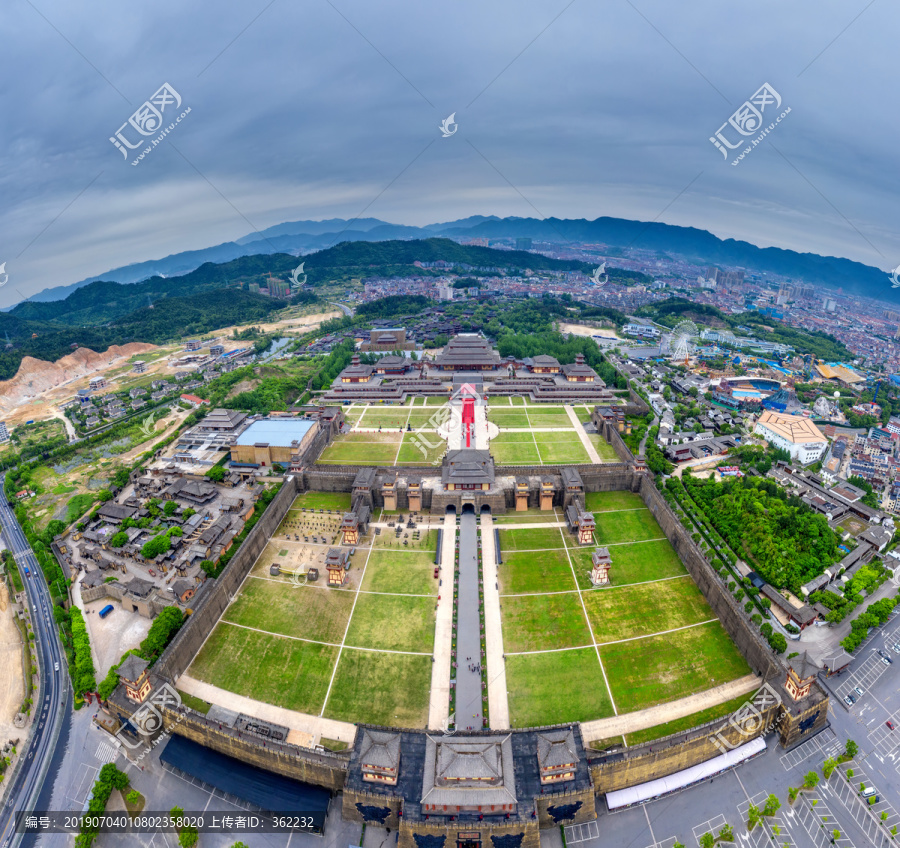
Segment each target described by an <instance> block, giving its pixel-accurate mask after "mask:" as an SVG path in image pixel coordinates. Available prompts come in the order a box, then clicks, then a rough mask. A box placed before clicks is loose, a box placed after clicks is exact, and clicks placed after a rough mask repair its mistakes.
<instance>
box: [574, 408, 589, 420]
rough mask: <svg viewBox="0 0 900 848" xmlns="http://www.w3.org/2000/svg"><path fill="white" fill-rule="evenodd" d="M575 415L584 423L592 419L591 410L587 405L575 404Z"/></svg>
mask: <svg viewBox="0 0 900 848" xmlns="http://www.w3.org/2000/svg"><path fill="white" fill-rule="evenodd" d="M572 408H573V409H574V410H575V415H576V416H578V420H579V421H580V422H581V423H582V424H587V423H588V421H590V420H591V410H590V408H589V407H587V406H574V407H572Z"/></svg>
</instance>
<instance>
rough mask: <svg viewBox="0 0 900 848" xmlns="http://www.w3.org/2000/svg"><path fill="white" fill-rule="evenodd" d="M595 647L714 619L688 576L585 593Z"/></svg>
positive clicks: (585, 602)
mask: <svg viewBox="0 0 900 848" xmlns="http://www.w3.org/2000/svg"><path fill="white" fill-rule="evenodd" d="M584 605H585V607H586V609H587V613H588V618H589V619H590V621H591V627H592V628H593V629H594V636H595V637H596V639H597V643H598V644H602V643H603V642H614V641H616V640H618V639H631V638H632V637H634V636H647V635H649V634H650V633H661V632H663V631H664V630H674V629H675V628H677V627H685V626H686V625H689V624H697V623H699V622H701V621H708V620H709V619H711V618H715V613H713V611H712V609H711V608H710V606H709V604H708V603H707V602H706V598H704V597H703V595H702V594H701V593H700V590H699V589H698V588H697V585H696V584H695V583H694V581H693V580H691V578H690V577H689V576H688V575H685V576H684V577H680V578H678V579H677V580H661V581H659V582H657V583H643V584H641V585H640V586H625V587H623V588H621V589H603V590H598V591H596V592H586V593H585V594H584Z"/></svg>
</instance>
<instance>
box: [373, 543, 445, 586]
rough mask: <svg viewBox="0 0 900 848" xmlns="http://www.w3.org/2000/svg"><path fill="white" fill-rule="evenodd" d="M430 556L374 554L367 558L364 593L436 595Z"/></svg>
mask: <svg viewBox="0 0 900 848" xmlns="http://www.w3.org/2000/svg"><path fill="white" fill-rule="evenodd" d="M434 569H435V565H434V554H432V553H407V552H406V551H404V552H403V553H399V552H393V551H386V550H375V551H372V554H371V555H370V556H369V562H368V564H367V565H366V576H365V579H364V580H363V584H362V590H363V591H364V592H389V593H391V594H397V595H437V589H438V581H437V580H435V579H434Z"/></svg>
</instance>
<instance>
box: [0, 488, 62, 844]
mask: <svg viewBox="0 0 900 848" xmlns="http://www.w3.org/2000/svg"><path fill="white" fill-rule="evenodd" d="M5 476H6V475H5V474H4V475H3V477H2V478H0V481H2V480H5ZM0 523H2V525H3V539H4V541H5V542H6V545H7V547H8V548H9V549H10V550H11V551H12V552H13V554H14V555H15V558H16V562H17V563H18V565H19V572H20V574H21V575H22V581H23V582H24V584H25V590H26V592H27V593H28V600H29V605H30V607H31V620H32V623H33V627H34V633H35V641H36V644H37V656H38V666H39V668H40V680H41V683H40V695H39V696H38V695H37V694H33V695H32V698H33V700H34V705H33V707H32V710H33V714H34V715H35V721H34V723H33V724H32V726H31V734H30V736H29V738H28V740H27V742H26V743H25V745H24V747H20V750H21V755H22V759H21V760H19V763H21V766H20V767H19V768H18V769H17V770H16V773H15V777H14V781H13V784H12V785H11V786H10V787H9V789H8V794H7V796H6V799H5V802H4V805H3V808H2V810H0V846H2V848H13V846H17V845H19V843H20V842H21V840H22V835H21V834H16V833H15V830H14V828H15V813H16V811H18V810H34V809H35V804H36V802H37V798H38V795H39V793H40V790H41V789H42V787H43V783H44V780H45V778H46V775H47V771H48V769H49V767H50V762H51V760H52V759H53V756H54V753H55V752H56V748H57V744H58V743H59V737H60V730H61V728H62V727H63V725H64V724H65V723H67V722H68V720H69V717H70V714H71V710H72V697H71V686H70V684H69V674H68V668H67V666H66V657H65V654H64V653H63V649H62V645H61V644H60V641H59V636H58V633H57V628H56V623H55V622H54V620H53V607H52V603H51V599H50V590H49V588H48V587H47V584H46V582H45V581H44V578H43V575H42V574H41V571H40V566H39V565H38V562H37V559H36V558H35V556H34V552H33V551H32V550H31V547H30V545H29V544H28V541H27V540H26V538H25V534H24V533H23V532H22V529H21V527H19V523H18V521H16V518H15V515H14V514H13V511H12V509H10V507H9V505H8V504H7V503H6V498H5V497H0ZM25 568H27V569H28V571H29V572H30V573H29V574H28V575H26V574H25ZM57 669H58V670H57ZM38 697H40V701H38Z"/></svg>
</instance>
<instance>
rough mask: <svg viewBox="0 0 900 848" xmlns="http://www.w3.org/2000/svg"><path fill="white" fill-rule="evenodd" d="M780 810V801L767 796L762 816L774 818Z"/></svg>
mask: <svg viewBox="0 0 900 848" xmlns="http://www.w3.org/2000/svg"><path fill="white" fill-rule="evenodd" d="M780 809H781V801H779V800H778V796H777V795H769V797H768V798H766V806H765V807H763V815H764V816H774V815H775V813H777V812H778V811H779V810H780Z"/></svg>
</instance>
